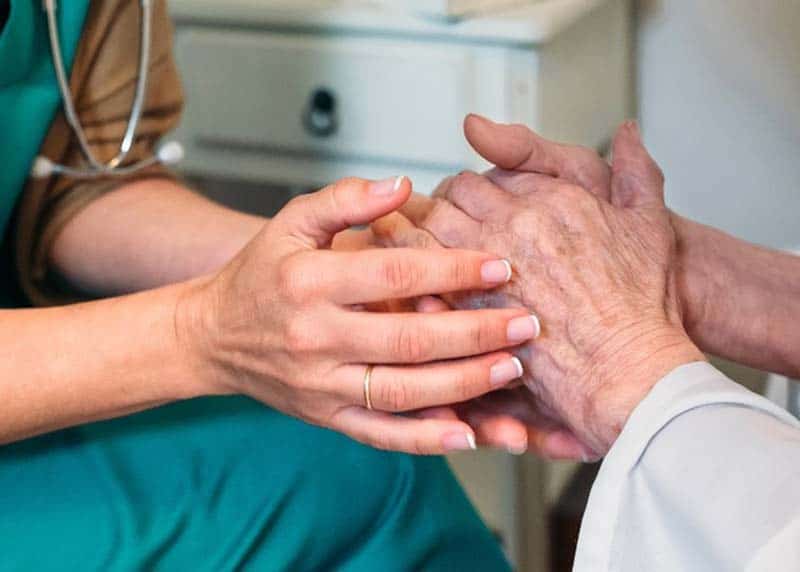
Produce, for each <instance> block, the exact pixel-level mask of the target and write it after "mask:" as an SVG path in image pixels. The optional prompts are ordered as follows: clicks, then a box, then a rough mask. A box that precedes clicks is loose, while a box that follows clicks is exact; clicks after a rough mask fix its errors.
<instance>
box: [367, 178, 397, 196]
mask: <svg viewBox="0 0 800 572" xmlns="http://www.w3.org/2000/svg"><path fill="white" fill-rule="evenodd" d="M403 180H405V177H395V178H392V179H384V180H383V181H375V182H373V183H372V184H370V187H369V192H370V193H372V194H373V195H378V196H387V195H392V194H394V193H396V192H397V191H398V190H399V189H400V185H402V184H403Z"/></svg>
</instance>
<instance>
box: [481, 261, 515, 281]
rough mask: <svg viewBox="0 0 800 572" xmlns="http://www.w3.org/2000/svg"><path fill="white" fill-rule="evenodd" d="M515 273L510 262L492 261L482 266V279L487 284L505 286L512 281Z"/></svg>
mask: <svg viewBox="0 0 800 572" xmlns="http://www.w3.org/2000/svg"><path fill="white" fill-rule="evenodd" d="M512 274H513V271H512V270H511V263H510V262H509V261H508V260H505V259H504V260H490V261H489V262H484V263H483V266H481V278H482V279H483V281H484V282H486V283H487V284H505V283H506V282H508V281H509V280H511V276H512Z"/></svg>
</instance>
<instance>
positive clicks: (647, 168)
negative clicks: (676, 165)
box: [611, 121, 664, 208]
mask: <svg viewBox="0 0 800 572" xmlns="http://www.w3.org/2000/svg"><path fill="white" fill-rule="evenodd" d="M611 202H612V203H613V204H614V205H616V206H619V207H625V208H627V207H640V206H649V205H663V204H664V174H663V173H662V171H661V168H660V167H659V166H658V164H657V163H656V162H655V161H654V160H653V158H652V157H651V156H650V153H648V152H647V149H645V147H644V145H643V144H642V139H641V135H640V133H639V126H638V125H637V123H636V122H635V121H626V122H625V123H623V124H622V126H621V127H620V128H619V129H618V130H617V134H616V135H615V136H614V144H613V160H612V163H611Z"/></svg>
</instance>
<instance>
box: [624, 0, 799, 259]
mask: <svg viewBox="0 0 800 572" xmlns="http://www.w3.org/2000/svg"><path fill="white" fill-rule="evenodd" d="M638 18H639V28H638V38H637V39H638V47H637V52H638V54H637V55H638V89H639V105H640V117H641V120H642V129H643V132H644V137H645V140H646V142H647V143H648V145H649V146H650V148H651V151H652V153H653V155H654V156H655V157H656V159H657V160H658V161H659V163H660V164H661V165H662V167H663V168H664V171H665V173H666V175H667V180H668V184H667V198H668V201H669V202H670V204H671V205H672V206H673V208H675V210H677V211H678V212H681V213H684V214H686V215H688V216H690V217H692V218H695V219H698V220H702V221H703V222H707V223H709V224H713V225H715V226H718V227H720V228H724V229H725V230H727V231H729V232H732V233H734V234H736V235H738V236H741V237H743V238H747V239H749V240H753V241H756V242H759V243H762V244H768V245H772V246H800V0H640V1H639V9H638Z"/></svg>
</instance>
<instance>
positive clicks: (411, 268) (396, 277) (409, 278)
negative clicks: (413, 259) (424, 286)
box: [378, 257, 423, 296]
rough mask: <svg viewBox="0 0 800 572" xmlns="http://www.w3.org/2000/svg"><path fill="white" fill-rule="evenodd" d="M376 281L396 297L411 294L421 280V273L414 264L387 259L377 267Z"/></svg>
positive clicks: (393, 258)
mask: <svg viewBox="0 0 800 572" xmlns="http://www.w3.org/2000/svg"><path fill="white" fill-rule="evenodd" d="M378 279H379V280H381V281H382V282H383V283H384V284H386V286H388V287H389V288H390V289H391V290H392V291H394V292H396V293H397V294H398V295H400V296H402V295H404V294H408V293H410V292H412V291H413V290H414V289H415V288H416V287H417V286H418V285H419V284H420V282H421V280H422V279H423V273H422V272H421V271H420V268H419V267H418V266H417V265H416V264H409V263H408V262H407V261H406V260H403V259H401V258H397V257H389V258H386V259H385V260H383V261H381V263H380V264H379V265H378Z"/></svg>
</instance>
